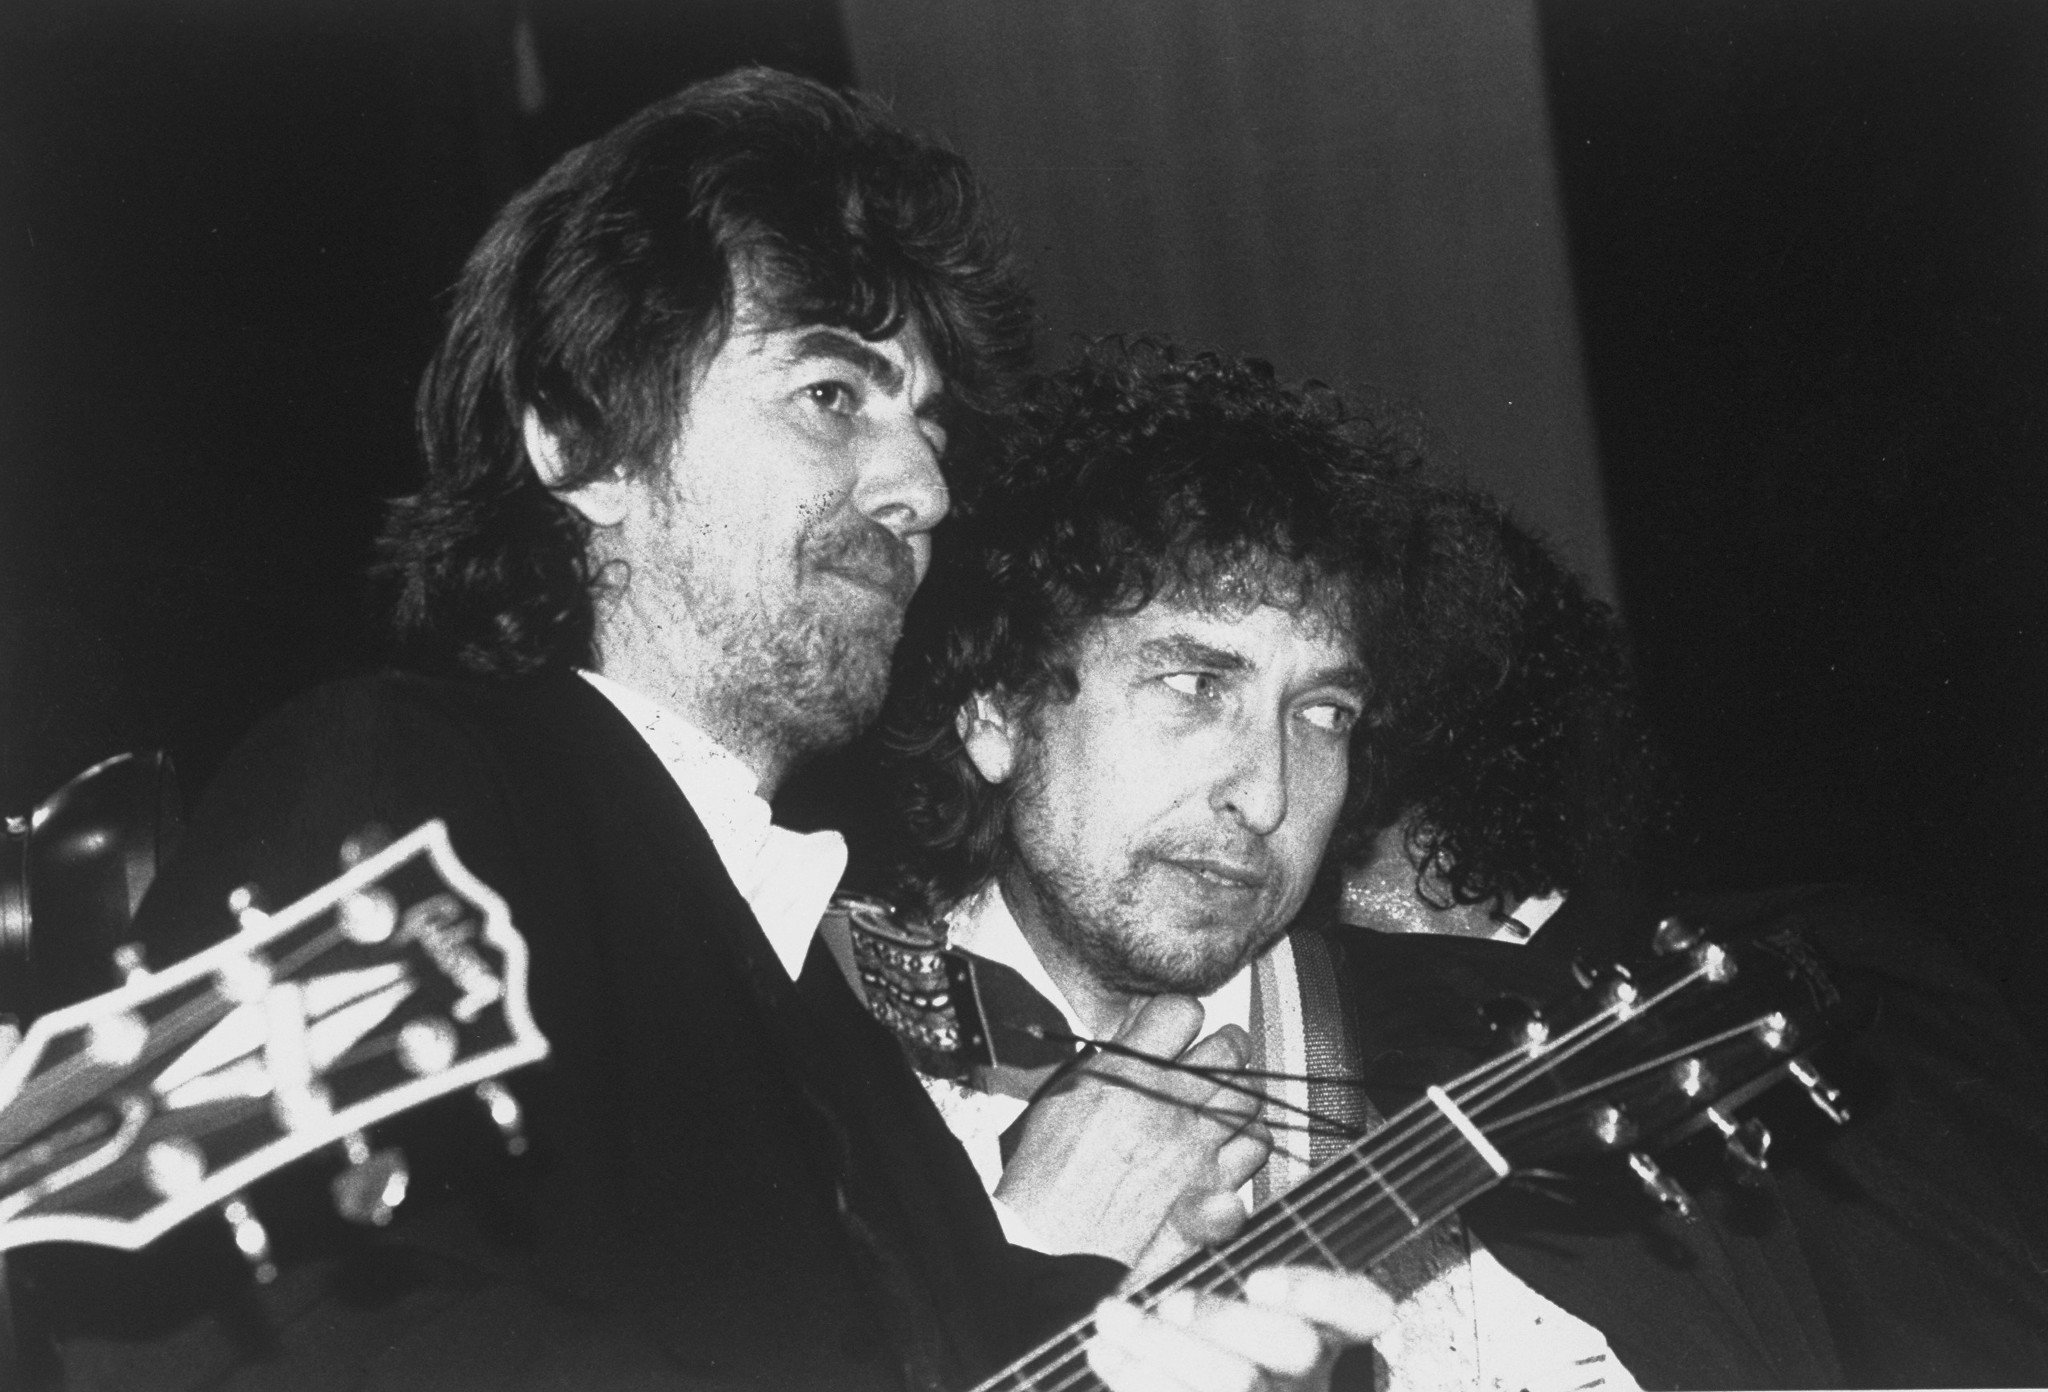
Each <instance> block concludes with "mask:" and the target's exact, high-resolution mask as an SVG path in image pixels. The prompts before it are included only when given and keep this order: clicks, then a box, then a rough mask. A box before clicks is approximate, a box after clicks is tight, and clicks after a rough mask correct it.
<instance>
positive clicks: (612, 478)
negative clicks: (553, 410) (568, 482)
mask: <svg viewBox="0 0 2048 1392" xmlns="http://www.w3.org/2000/svg"><path fill="white" fill-rule="evenodd" d="M519 433H520V435H521V437H523V438H524V439H525V441H526V458H527V461H528V462H529V463H531V464H532V465H533V472H534V473H536V474H538V475H539V476H540V481H541V482H542V483H544V484H546V485H547V488H548V491H549V492H550V493H553V494H554V495H555V496H556V497H557V498H560V499H561V500H562V501H563V502H565V503H567V504H568V505H569V506H570V507H572V508H575V509H576V511H578V512H580V513H582V514H583V517H584V520H585V521H587V522H589V523H590V525H591V526H593V527H616V526H618V525H619V523H620V522H622V521H624V520H625V516H626V503H627V500H628V497H629V495H628V493H627V491H626V490H627V488H628V486H629V485H628V484H627V482H626V480H625V479H623V478H621V477H620V476H619V474H618V471H617V470H611V471H609V472H606V473H604V474H602V475H600V476H598V477H597V478H593V479H586V480H585V481H583V482H582V483H579V484H577V485H575V486H574V487H572V488H564V487H563V486H562V480H563V479H566V478H567V477H569V461H568V459H567V457H566V456H565V455H564V454H563V452H562V442H561V441H560V440H559V439H557V438H556V437H555V432H554V431H552V430H550V429H548V428H547V427H546V426H544V425H542V424H541V423H540V416H539V414H538V413H537V412H535V410H534V409H533V408H532V407H531V406H529V407H527V408H526V414H524V415H522V416H521V417H520V418H519Z"/></svg>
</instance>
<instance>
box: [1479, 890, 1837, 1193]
mask: <svg viewBox="0 0 2048 1392" xmlns="http://www.w3.org/2000/svg"><path fill="white" fill-rule="evenodd" d="M1656 946H1657V955H1656V956H1654V957H1652V958H1650V959H1649V960H1647V961H1645V962H1641V963H1638V964H1635V965H1634V966H1631V967H1614V968H1610V969H1608V970H1607V971H1605V972H1602V973H1598V974H1591V973H1589V974H1587V978H1588V979H1587V980H1586V983H1585V984H1586V990H1585V991H1584V992H1583V993H1582V994H1581V995H1580V996H1578V997H1577V998H1575V999H1574V1000H1572V1001H1570V1002H1567V1003H1565V1004H1564V1005H1563V1006H1561V1007H1559V1008H1556V1009H1554V1010H1550V1011H1546V1012H1545V1013H1544V1014H1543V1015H1542V1016H1538V1015H1535V1014H1534V1013H1531V1014H1529V1015H1528V1016H1526V1018H1524V1019H1521V1020H1517V1021H1513V1022H1511V1023H1510V1024H1509V1025H1508V1032H1509V1033H1510V1034H1511V1036H1512V1037H1513V1038H1514V1041H1515V1046H1514V1047H1513V1048H1511V1049H1510V1050H1509V1051H1508V1052H1507V1053H1505V1054H1503V1055H1502V1056H1500V1057H1499V1058H1496V1059H1495V1060H1493V1061H1492V1062H1491V1063H1489V1064H1487V1065H1485V1066H1483V1067H1482V1068H1480V1069H1478V1070H1475V1071H1474V1072H1473V1073H1471V1074H1468V1075H1466V1076H1465V1077H1464V1078H1462V1079H1460V1080H1459V1101H1460V1105H1462V1106H1463V1107H1464V1109H1465V1111H1466V1113H1467V1114H1468V1115H1469V1116H1470V1117H1471V1118H1472V1120H1473V1122H1474V1124H1475V1125H1477V1126H1478V1127H1479V1128H1480V1129H1481V1130H1482V1131H1483V1132H1484V1133H1485V1134H1486V1136H1487V1138H1488V1139H1489V1140H1490V1141H1491V1142H1492V1143H1493V1144H1494V1145H1495V1146H1496V1147H1497V1148H1498V1149H1499V1150H1500V1152H1501V1153H1502V1154H1503V1155H1504V1156H1505V1157H1506V1159H1507V1160H1508V1162H1509V1163H1510V1164H1511V1165H1512V1166H1513V1167H1514V1168H1516V1169H1518V1170H1523V1171H1530V1170H1545V1169H1553V1168H1556V1167H1559V1166H1562V1165H1568V1164H1570V1163H1571V1162H1573V1161H1576V1160H1582V1159H1585V1158H1588V1157H1592V1156H1599V1155H1627V1157H1628V1163H1629V1165H1630V1167H1631V1168H1632V1169H1634V1170H1635V1172H1636V1174H1637V1176H1638V1178H1639V1179H1641V1180H1642V1182H1643V1183H1644V1185H1645V1187H1646V1188H1648V1189H1649V1191H1650V1192H1651V1194H1652V1195H1653V1196H1654V1197H1656V1198H1658V1199H1659V1200H1660V1201H1662V1202H1663V1203H1665V1204H1666V1205H1667V1206H1669V1207H1672V1208H1674V1209H1677V1210H1679V1211H1681V1212H1684V1211H1689V1207H1690V1205H1689V1201H1688V1200H1687V1199H1686V1196H1685V1195H1684V1193H1683V1191H1681V1190H1679V1189H1678V1188H1677V1186H1676V1185H1674V1184H1672V1183H1671V1182H1670V1181H1669V1180H1668V1179H1666V1178H1665V1177H1664V1176H1663V1174H1662V1173H1661V1171H1659V1170H1658V1168H1657V1166H1656V1165H1655V1163H1654V1162H1653V1161H1651V1160H1650V1159H1649V1152H1650V1151H1652V1150H1657V1149H1661V1148H1662V1147H1664V1146H1667V1145H1670V1144H1672V1143H1674V1142H1676V1141H1678V1140H1681V1139H1683V1138H1685V1137H1686V1136H1689V1135H1692V1134H1694V1133H1697V1132H1701V1131H1707V1130H1712V1131H1715V1132H1718V1133H1719V1134H1720V1136H1721V1137H1722V1139H1723V1141H1724V1143H1725V1146H1726V1149H1727V1153H1728V1155H1729V1158H1730V1159H1731V1160H1732V1161H1733V1162H1734V1163H1735V1165H1736V1168H1737V1175H1738V1177H1739V1178H1740V1177H1748V1176H1751V1175H1753V1174H1755V1173H1756V1172H1758V1171H1761V1170H1762V1169H1763V1168H1765V1165H1766V1160H1767V1153H1768V1150H1769V1147H1770V1141H1771V1138H1770V1133H1769V1132H1768V1131H1766V1130H1765V1129H1764V1128H1763V1125H1762V1123H1761V1122H1758V1121H1754V1120H1751V1121H1739V1120H1737V1119H1736V1116H1735V1109H1736V1108H1737V1107H1739V1106H1740V1105H1741V1104H1743V1103H1744V1102H1746V1101H1748V1100H1749V1099H1751V1098H1752V1097H1754V1096H1756V1095H1757V1094H1758V1093H1760V1092H1762V1091H1764V1090H1765V1089H1767V1088H1769V1087H1772V1086H1774V1085H1775V1084H1777V1083H1778V1082H1779V1081H1780V1080H1782V1079H1784V1078H1786V1077H1788V1076H1789V1077H1791V1078H1793V1079H1794V1080H1795V1081H1797V1082H1798V1083H1799V1084H1801V1085H1802V1086H1803V1087H1804V1088H1805V1089H1806V1092H1807V1095H1808V1096H1809V1097H1810V1098H1811V1099H1812V1100H1813V1102H1814V1103H1815V1105H1816V1106H1818V1107H1820V1108H1821V1109H1822V1111H1824V1112H1825V1113H1827V1114H1828V1116H1829V1117H1830V1118H1831V1119H1833V1120H1835V1121H1837V1122H1841V1121H1846V1120H1847V1119H1848V1112H1847V1109H1846V1107H1844V1105H1843V1104H1842V1100H1841V1097H1840V1095H1839V1094H1838V1093H1837V1092H1836V1091H1835V1090H1834V1089H1833V1088H1831V1087H1830V1086H1828V1084H1827V1082H1826V1081H1825V1080H1824V1079H1823V1078H1821V1076H1820V1075H1819V1074H1818V1073H1817V1072H1815V1071H1814V1069H1813V1067H1812V1065H1811V1063H1810V1062H1809V1061H1808V1060H1807V1058H1806V1057H1805V1053H1804V1051H1805V1050H1806V1049H1808V1048H1809V1047H1810V1046H1811V1045H1813V1044H1814V1043H1817V1042H1818V1041H1819V1039H1820V1038H1821V1037H1822V1034H1823V1032H1824V1031H1825V1029H1826V1028H1827V1027H1828V1026H1829V1025H1830V1024H1831V1023H1832V1021H1833V1020H1834V1018H1835V1017H1836V1016H1837V1014H1838V1013H1839V1011H1840V1008H1841V1005H1842V1001H1841V997H1840V994H1839V993H1838V992H1837V991H1836V990H1835V988H1834V986H1833V984H1832V982H1831V981H1830V980H1829V979H1828V977H1827V975H1826V973H1825V971H1824V970H1823V969H1822V968H1821V967H1820V965H1819V964H1818V963H1817V962H1816V961H1815V960H1814V959H1813V958H1812V956H1811V954H1810V953H1809V952H1807V951H1806V950H1805V948H1804V946H1803V944H1802V943H1801V942H1800V941H1799V940H1798V939H1797V938H1796V937H1792V936H1789V935H1786V936H1770V935H1766V936H1761V937H1754V938H1750V939H1747V940H1744V941H1742V942H1740V943H1736V944H1721V943H1715V942H1707V941H1702V940H1700V939H1699V938H1698V937H1697V935H1695V934H1693V933H1692V932H1691V930H1689V929H1688V928H1686V927H1685V926H1684V925H1683V924H1681V923H1679V922H1678V921H1677V920H1666V921H1665V922H1664V923H1663V924H1661V925H1659V928H1658V933H1657V944H1656Z"/></svg>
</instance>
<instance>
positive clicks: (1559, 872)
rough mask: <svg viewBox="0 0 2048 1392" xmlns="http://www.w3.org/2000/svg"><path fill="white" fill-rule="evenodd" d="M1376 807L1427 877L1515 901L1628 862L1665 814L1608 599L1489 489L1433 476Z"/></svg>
mask: <svg viewBox="0 0 2048 1392" xmlns="http://www.w3.org/2000/svg"><path fill="white" fill-rule="evenodd" d="M1414 535H1415V536H1416V537H1417V539H1418V544H1417V545H1416V547H1415V548H1414V549H1413V551H1412V552H1411V556H1410V573H1409V575H1408V577H1407V583H1406V585H1405V588H1404V600H1403V606H1404V613H1403V615H1402V617H1401V622H1402V624H1403V625H1404V627H1405V628H1406V630H1407V631H1409V632H1411V633H1414V634H1417V635H1420V636H1421V637H1420V639H1419V640H1418V641H1416V642H1414V643H1411V644H1409V645H1408V646H1407V647H1406V648H1405V649H1404V652H1405V653H1406V654H1407V655H1408V656H1409V657H1410V658H1411V662H1410V664H1409V666H1408V667H1407V668H1406V670H1404V671H1403V672H1402V673H1401V674H1400V675H1399V678H1398V680H1396V681H1395V682H1394V683H1393V686H1394V700H1393V701H1392V702H1391V703H1390V709H1389V710H1388V711H1387V713H1386V723H1385V725H1384V726H1383V728H1382V730H1381V731H1380V732H1379V733H1380V737H1381V741H1382V744H1383V747H1384V751H1385V758H1384V762H1383V766H1382V769H1381V775H1382V776H1381V778H1380V781H1379V782H1378V783H1377V784H1376V785H1375V786H1374V787H1373V788H1372V789H1371V790H1370V805H1369V807H1368V808H1367V813H1366V815H1367V817H1368V819H1369V820H1370V821H1373V822H1376V823H1379V824H1382V825H1388V826H1399V827H1400V828H1402V831H1403V834H1404V836H1405V838H1406V843H1407V844H1406V849H1407V852H1408V856H1409V860H1410V862H1411V864H1413V865H1414V866H1415V867H1416V884H1417V888H1418V892H1420V893H1421V894H1423V896H1424V897H1425V899H1426V900H1427V901H1429V902H1434V903H1438V904H1439V906H1442V904H1443V900H1444V898H1445V896H1448V898H1449V900H1450V901H1451V902H1454V903H1459V904H1477V903H1494V902H1502V903H1505V904H1508V905H1513V904H1514V903H1516V902H1518V901H1519V900H1521V899H1524V898H1527V897H1528V896H1530V895H1532V894H1543V893H1550V892H1554V891H1560V890H1572V889H1576V888H1578V887H1580V886H1581V885H1583V884H1584V883H1586V881H1587V880H1588V878H1589V877H1590V876H1591V875H1592V874H1593V873H1594V872H1595V871H1596V870H1597V869H1601V868H1604V867H1609V866H1615V865H1619V864H1624V863H1626V862H1627V860H1628V859H1629V857H1630V856H1631V855H1633V854H1634V853H1635V852H1636V851H1637V850H1638V849H1640V846H1641V843H1642V840H1643V838H1644V837H1645V836H1646V835H1647V834H1650V833H1652V832H1654V831H1655V830H1657V829H1658V828H1659V827H1660V826H1661V825H1662V824H1663V823H1664V821H1665V820H1666V819H1668V816H1669V806H1668V802H1667V791H1668V785H1667V783H1666V779H1665V774H1664V765H1663V763H1662V760H1661V759H1660V757H1659V754H1658V750H1657V745H1656V741H1655V739H1654V737H1653V734H1652V731H1651V728H1650V724H1649V721H1648V719H1647V718H1646V717H1645V715H1644V713H1643V710H1642V708H1641V706H1640V704H1639V703H1638V699H1637V695H1636V686H1635V681H1634V678H1633V675H1632V672H1631V668H1630V662H1629V653H1628V644H1627V639H1626V635H1625V634H1624V632H1623V629H1622V626H1621V623H1620V620H1619V619H1618V618H1617V616H1616V615H1615V613H1614V610H1613V609H1612V608H1611V607H1610V606H1608V605H1607V604H1606V603H1604V602H1602V601H1601V600H1599V599H1596V598H1594V597H1593V596H1592V595H1591V594H1589V593H1588V592H1587V590H1586V587H1585V584H1584V582H1583V581H1581V580H1580V578H1579V577H1578V576H1577V575H1576V574H1574V573H1573V572H1572V571H1571V570H1570V568H1568V567H1567V566H1566V565H1564V564H1563V563H1562V562H1561V561H1560V560H1559V559H1558V558H1557V556H1556V555H1554V554H1553V553H1552V552H1551V550H1550V548H1549V547H1547V546H1546V545H1545V544H1544V543H1543V542H1542V541H1541V540H1540V539H1538V538H1537V537H1536V536H1534V535H1532V534H1531V533H1530V532H1528V531H1527V530H1525V529H1524V528H1523V527H1521V526H1520V525H1519V524H1517V523H1516V522H1515V520H1514V519H1513V518H1512V517H1511V516H1510V515H1509V514H1508V512H1507V511H1506V510H1505V509H1504V508H1503V507H1502V506H1501V505H1500V504H1499V503H1497V502H1496V501H1494V500H1493V499H1491V498H1488V497H1486V496H1484V495H1482V494H1479V493H1476V492H1471V491H1465V490H1459V489H1437V490H1432V492H1431V493H1430V494H1429V501H1428V503H1427V505H1426V515H1425V517H1424V519H1423V524H1422V525H1421V526H1420V527H1419V528H1418V529H1417V531H1416V532H1415V534H1414Z"/></svg>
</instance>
